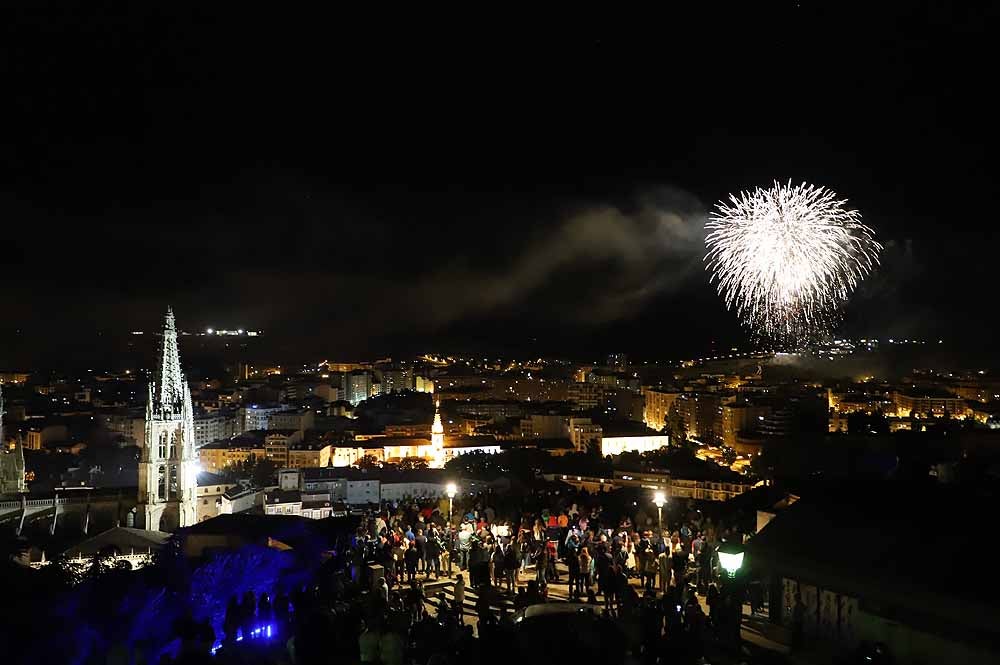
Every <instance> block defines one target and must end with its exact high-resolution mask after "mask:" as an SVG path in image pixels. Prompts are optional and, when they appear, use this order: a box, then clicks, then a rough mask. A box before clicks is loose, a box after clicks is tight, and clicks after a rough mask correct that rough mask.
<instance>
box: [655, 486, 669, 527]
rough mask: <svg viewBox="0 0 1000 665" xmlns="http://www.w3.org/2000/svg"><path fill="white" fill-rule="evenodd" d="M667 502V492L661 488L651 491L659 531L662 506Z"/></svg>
mask: <svg viewBox="0 0 1000 665" xmlns="http://www.w3.org/2000/svg"><path fill="white" fill-rule="evenodd" d="M666 503H667V494H666V492H663V491H662V490H658V491H656V492H654V493H653V504H654V505H655V506H656V517H657V522H658V523H659V527H658V528H659V530H660V533H661V534H662V533H663V506H664V505H665V504H666Z"/></svg>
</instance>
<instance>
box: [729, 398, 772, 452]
mask: <svg viewBox="0 0 1000 665" xmlns="http://www.w3.org/2000/svg"><path fill="white" fill-rule="evenodd" d="M721 408H722V437H721V438H722V445H724V446H729V447H730V448H734V449H736V451H737V452H739V453H743V452H757V451H756V449H753V450H741V447H743V446H742V444H741V441H740V434H756V433H757V432H759V431H760V428H761V425H762V424H763V422H764V419H765V418H766V417H767V416H769V415H771V407H770V406H767V405H763V404H750V403H747V402H734V403H732V404H723V405H722V407H721ZM754 448H755V447H754Z"/></svg>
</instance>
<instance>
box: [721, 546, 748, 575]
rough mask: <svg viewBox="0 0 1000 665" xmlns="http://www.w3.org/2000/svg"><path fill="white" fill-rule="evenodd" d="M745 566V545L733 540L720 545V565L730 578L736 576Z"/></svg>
mask: <svg viewBox="0 0 1000 665" xmlns="http://www.w3.org/2000/svg"><path fill="white" fill-rule="evenodd" d="M742 566H743V546H742V545H739V544H737V543H733V542H724V543H722V544H721V545H719V567H720V568H722V570H723V571H724V572H725V573H726V575H727V576H728V577H729V579H733V578H734V577H736V573H737V572H739V570H740V568H741V567H742Z"/></svg>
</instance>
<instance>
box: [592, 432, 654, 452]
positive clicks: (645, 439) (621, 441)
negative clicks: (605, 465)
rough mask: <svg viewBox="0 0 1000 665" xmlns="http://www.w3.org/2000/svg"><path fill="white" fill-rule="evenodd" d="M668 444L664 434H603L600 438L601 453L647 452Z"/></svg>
mask: <svg viewBox="0 0 1000 665" xmlns="http://www.w3.org/2000/svg"><path fill="white" fill-rule="evenodd" d="M669 445H670V437H669V436H667V435H666V434H643V435H626V436H605V437H604V438H602V439H601V455H602V456H604V457H607V456H608V455H621V454H622V453H626V452H629V453H648V452H652V451H654V450H659V449H660V448H663V447H664V446H669Z"/></svg>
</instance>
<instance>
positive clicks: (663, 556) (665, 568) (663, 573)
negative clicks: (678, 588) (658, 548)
mask: <svg viewBox="0 0 1000 665" xmlns="http://www.w3.org/2000/svg"><path fill="white" fill-rule="evenodd" d="M656 563H657V568H658V569H659V570H658V571H657V572H659V574H660V593H661V594H662V595H666V593H667V590H668V589H670V571H671V569H672V568H673V563H674V558H673V556H671V554H670V552H669V550H664V551H663V552H660V554H659V555H657V557H656Z"/></svg>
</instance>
